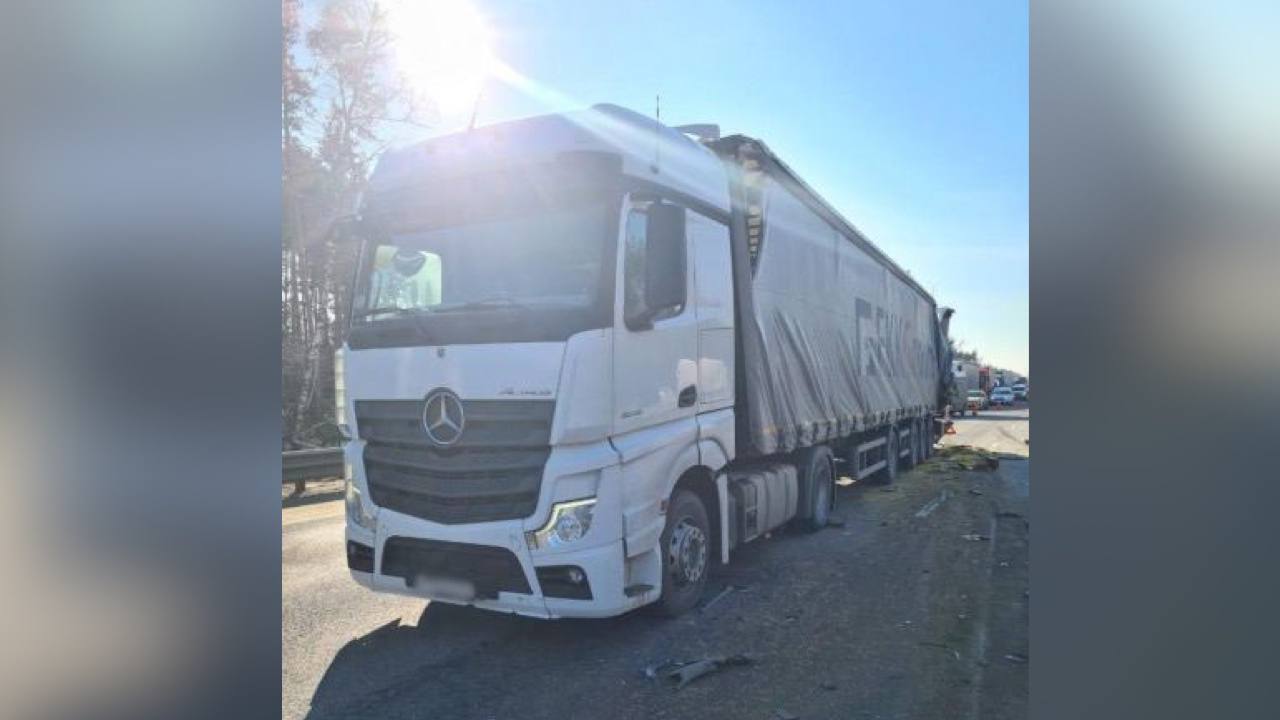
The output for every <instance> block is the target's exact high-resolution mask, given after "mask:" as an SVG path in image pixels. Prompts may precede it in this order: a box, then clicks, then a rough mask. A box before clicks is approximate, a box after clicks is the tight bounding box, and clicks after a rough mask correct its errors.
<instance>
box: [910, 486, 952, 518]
mask: <svg viewBox="0 0 1280 720" xmlns="http://www.w3.org/2000/svg"><path fill="white" fill-rule="evenodd" d="M949 497H951V493H950V491H948V490H943V491H942V492H941V493H939V495H938V497H936V498H934V499H932V500H930V501H929V502H927V503H925V504H924V506H923V507H921V508H920V509H919V510H917V511H916V517H918V518H926V517H929V515H930V514H931V513H932V512H933V511H934V510H937V509H938V506H939V505H941V504H942V503H944V502H946V500H947V498H949Z"/></svg>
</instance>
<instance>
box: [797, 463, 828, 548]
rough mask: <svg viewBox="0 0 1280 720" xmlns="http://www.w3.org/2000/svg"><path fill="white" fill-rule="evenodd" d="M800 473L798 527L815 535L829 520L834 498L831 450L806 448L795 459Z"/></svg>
mask: <svg viewBox="0 0 1280 720" xmlns="http://www.w3.org/2000/svg"><path fill="white" fill-rule="evenodd" d="M797 461H798V462H797V463H796V465H797V468H796V469H797V470H799V472H800V498H799V499H800V506H799V507H800V515H801V520H800V527H802V528H803V529H804V530H805V531H806V532H817V531H819V530H821V529H822V528H824V527H826V526H827V521H828V520H830V519H831V504H832V499H833V498H834V497H835V494H834V493H835V478H836V475H835V468H834V463H833V462H832V456H831V448H829V447H827V446H826V445H818V446H816V447H810V448H805V449H804V450H801V451H800V455H799V457H798V458H797Z"/></svg>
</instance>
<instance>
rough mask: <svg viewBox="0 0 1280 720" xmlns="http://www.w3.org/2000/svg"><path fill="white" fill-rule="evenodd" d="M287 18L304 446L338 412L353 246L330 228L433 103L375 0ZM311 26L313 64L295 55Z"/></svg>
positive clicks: (287, 366)
mask: <svg viewBox="0 0 1280 720" xmlns="http://www.w3.org/2000/svg"><path fill="white" fill-rule="evenodd" d="M282 21H283V23H282V25H283V37H282V67H283V78H282V87H281V96H282V108H281V126H282V153H283V157H284V162H283V165H284V177H283V179H282V181H283V183H284V203H285V207H284V227H283V229H282V234H283V238H282V261H281V333H282V336H283V337H282V345H281V362H282V373H283V377H282V381H283V382H282V385H283V394H284V397H283V398H282V400H283V402H282V410H281V414H282V423H283V426H284V427H283V435H284V439H285V443H286V445H291V446H296V445H301V444H308V443H313V442H316V441H317V440H318V439H319V437H318V435H316V433H315V429H316V428H317V427H319V426H321V425H323V424H324V423H325V422H326V421H328V420H330V419H331V418H332V417H333V402H332V389H333V368H332V360H333V352H334V350H335V349H336V348H337V347H338V345H339V344H340V343H341V337H340V334H341V328H342V327H343V326H344V325H345V323H346V307H347V298H348V297H349V293H350V288H349V287H348V285H349V284H350V282H349V280H350V277H351V275H352V270H353V266H354V261H355V257H354V251H353V249H352V248H349V247H338V246H335V244H334V242H333V240H332V236H331V232H330V231H331V228H332V227H333V225H334V223H335V221H337V220H338V219H340V218H342V217H344V216H347V215H350V214H352V213H354V212H355V211H356V210H357V203H358V199H359V197H360V194H361V192H362V191H363V190H364V187H365V183H366V181H367V179H368V176H369V172H370V170H371V169H372V164H373V162H374V160H375V158H376V157H377V155H378V154H379V153H381V152H382V151H383V150H385V149H386V147H387V142H388V137H389V135H390V131H391V129H392V128H394V127H395V126H397V125H403V124H406V123H408V124H412V125H414V126H418V127H421V126H423V122H422V120H421V118H422V117H423V116H424V115H425V112H424V108H422V107H420V106H419V105H418V104H417V103H416V102H415V99H414V94H413V93H412V92H411V89H410V87H409V85H408V84H407V83H406V82H405V80H404V78H403V77H402V76H401V75H400V74H399V73H398V72H397V70H396V68H395V63H394V53H393V50H394V47H393V42H394V37H393V35H392V34H391V32H390V30H389V28H388V26H387V12H386V9H385V7H384V6H383V5H382V4H381V3H379V2H377V0H327V2H325V3H324V4H323V5H322V6H321V7H320V8H319V14H318V18H317V19H316V20H315V23H314V26H313V27H310V28H308V29H306V31H305V33H304V32H303V28H302V18H301V13H300V5H299V2H298V0H283V13H282ZM303 37H305V42H306V51H307V54H308V55H309V57H310V65H309V66H308V67H305V68H303V67H300V66H299V65H298V63H297V61H296V58H297V57H298V54H299V53H298V51H299V50H300V47H299V42H300V40H301V38H303Z"/></svg>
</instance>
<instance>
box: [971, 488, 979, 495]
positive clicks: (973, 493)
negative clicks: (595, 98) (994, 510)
mask: <svg viewBox="0 0 1280 720" xmlns="http://www.w3.org/2000/svg"><path fill="white" fill-rule="evenodd" d="M969 494H970V495H981V494H982V491H981V490H979V489H978V488H969Z"/></svg>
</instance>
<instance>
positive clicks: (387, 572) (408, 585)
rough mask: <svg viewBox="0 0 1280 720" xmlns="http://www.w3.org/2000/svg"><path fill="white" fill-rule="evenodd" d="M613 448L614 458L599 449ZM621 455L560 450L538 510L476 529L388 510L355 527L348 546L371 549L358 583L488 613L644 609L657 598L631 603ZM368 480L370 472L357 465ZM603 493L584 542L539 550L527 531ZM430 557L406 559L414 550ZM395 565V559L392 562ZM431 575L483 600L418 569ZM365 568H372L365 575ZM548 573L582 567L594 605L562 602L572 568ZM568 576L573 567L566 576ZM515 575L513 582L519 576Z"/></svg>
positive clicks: (363, 557) (361, 562) (360, 562)
mask: <svg viewBox="0 0 1280 720" xmlns="http://www.w3.org/2000/svg"><path fill="white" fill-rule="evenodd" d="M601 451H606V452H607V455H604V456H601V455H600V454H599V453H600V452H601ZM614 458H616V456H615V455H613V453H612V449H611V448H608V447H607V446H605V447H604V448H600V449H594V448H580V449H575V450H572V451H568V450H565V451H563V452H562V451H561V449H557V450H554V451H553V452H552V457H551V459H550V461H549V462H548V464H547V469H546V477H545V478H544V481H543V485H542V493H541V497H540V498H539V501H538V507H537V509H536V510H535V512H534V513H533V515H531V516H530V517H528V518H524V519H519V520H501V521H494V522H479V523H467V524H443V523H437V522H432V521H430V520H425V519H423V518H418V517H414V516H412V515H407V514H404V513H399V512H395V511H393V510H389V509H387V508H379V509H378V510H377V517H376V529H375V530H372V531H371V530H369V529H367V528H364V527H361V526H359V525H355V524H352V523H351V522H350V521H348V523H347V529H346V539H347V541H348V545H350V543H356V544H358V545H362V546H365V547H367V548H371V549H372V556H373V557H372V562H370V561H369V560H368V557H367V555H368V553H367V552H358V553H356V560H357V561H356V562H354V563H353V562H352V554H351V553H350V552H349V553H348V567H349V568H351V576H352V578H354V579H355V580H356V582H358V583H360V584H361V585H364V586H365V587H368V588H370V589H371V590H374V591H377V592H387V593H394V594H398V595H408V596H412V597H420V598H425V599H428V600H435V601H438V602H446V603H452V604H460V605H471V606H474V607H478V608H482V609H485V610H493V611H497V612H507V613H517V614H520V615H527V616H531V617H540V618H559V617H583V618H589V617H611V616H614V615H620V614H622V613H625V612H627V611H629V610H632V609H635V608H637V607H639V606H641V605H643V604H645V603H646V602H649V601H651V600H653V599H654V596H655V593H652V592H647V593H644V594H643V595H638V596H634V597H628V596H627V594H626V593H625V591H624V588H625V587H626V586H627V574H628V569H627V567H628V564H627V562H626V557H625V552H624V545H623V540H622V537H623V519H622V517H623V512H622V502H623V499H622V489H621V483H620V477H619V468H618V466H617V465H616V464H613V465H604V466H602V463H603V460H605V459H614ZM353 466H354V467H353V468H352V469H353V471H354V473H355V474H357V475H359V474H360V472H361V468H360V467H359V464H358V463H353ZM582 497H595V498H596V506H595V512H594V517H593V520H592V524H591V528H590V530H589V531H588V532H587V534H586V535H585V536H584V537H583V538H582V539H581V540H579V541H577V542H575V543H573V544H572V545H570V546H568V547H566V548H554V549H538V550H534V549H531V548H530V547H529V545H528V543H527V541H526V539H525V533H526V532H528V531H531V530H535V529H537V528H539V527H541V526H542V525H543V524H544V523H545V522H546V521H547V518H548V517H549V516H550V513H551V508H552V506H553V505H554V504H555V503H557V502H565V501H568V500H574V499H579V498H582ZM406 546H410V547H412V548H414V550H413V551H411V552H410V553H409V555H413V554H414V553H415V552H418V551H419V550H420V551H421V554H420V555H417V557H416V558H410V559H406V553H405V547H406ZM388 560H390V562H388ZM415 563H417V564H418V565H416V567H420V568H422V570H421V573H422V575H426V576H428V577H431V576H440V577H443V578H446V579H450V580H463V581H465V582H469V583H471V584H472V586H473V587H474V588H475V590H476V591H477V593H476V596H475V597H474V598H467V599H461V598H458V597H450V596H443V595H441V594H440V593H439V592H438V591H437V589H438V588H437V587H436V586H433V585H432V583H430V582H425V583H424V582H415V581H414V580H413V579H412V578H406V577H405V576H406V575H408V576H412V575H414V573H415V572H417V571H415V570H414V569H413V567H415ZM357 567H359V568H368V569H371V570H372V572H366V571H364V570H362V569H356V568H357ZM539 568H542V569H543V570H544V573H546V572H547V570H546V569H547V568H558V569H560V570H564V569H566V568H576V569H578V570H580V571H581V573H582V574H584V575H585V580H586V584H587V585H588V586H589V588H590V599H577V598H573V597H563V596H564V595H566V594H573V593H571V592H566V587H565V586H564V585H563V583H562V582H560V581H562V580H563V578H564V577H565V573H564V572H560V571H559V570H557V571H555V572H556V573H557V574H558V577H557V578H555V579H553V578H550V577H546V576H545V575H544V580H545V581H546V582H540V580H539V573H538V570H539ZM565 572H567V571H565ZM513 575H514V577H513ZM544 585H546V586H547V587H544Z"/></svg>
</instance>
